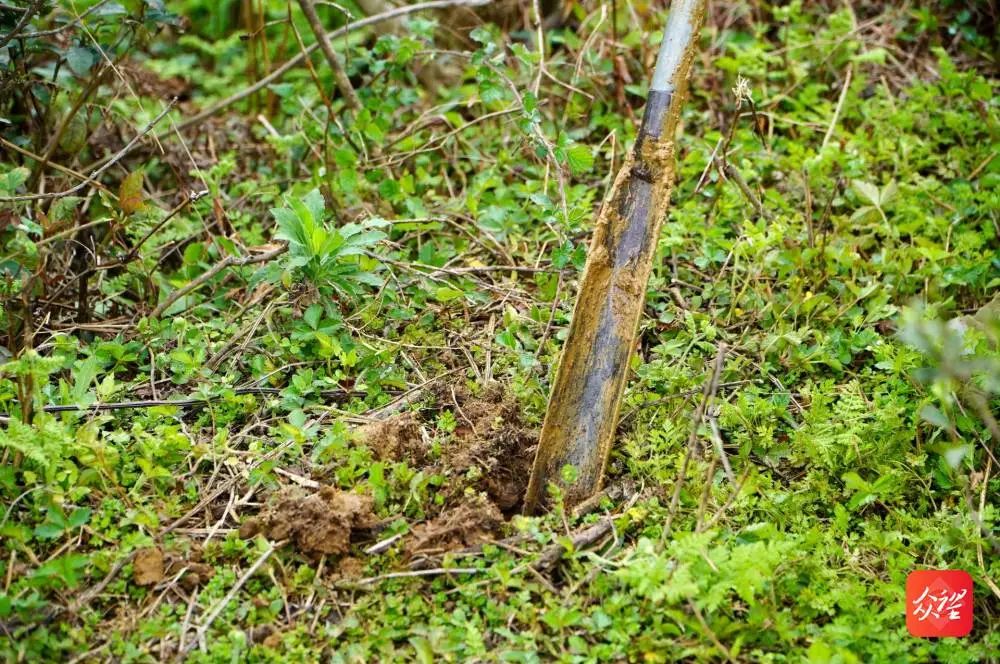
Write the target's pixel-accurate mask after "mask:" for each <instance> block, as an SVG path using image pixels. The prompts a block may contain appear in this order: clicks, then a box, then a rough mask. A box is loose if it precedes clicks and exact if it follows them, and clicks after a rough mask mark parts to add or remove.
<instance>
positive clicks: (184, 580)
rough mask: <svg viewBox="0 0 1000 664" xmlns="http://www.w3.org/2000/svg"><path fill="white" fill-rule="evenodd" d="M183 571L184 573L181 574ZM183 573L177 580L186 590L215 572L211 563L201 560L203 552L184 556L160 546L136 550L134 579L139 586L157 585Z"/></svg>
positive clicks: (206, 579)
mask: <svg viewBox="0 0 1000 664" xmlns="http://www.w3.org/2000/svg"><path fill="white" fill-rule="evenodd" d="M181 572H183V574H181ZM178 574H181V576H180V578H179V579H178V580H177V581H178V583H180V585H181V587H183V588H184V589H185V590H193V589H194V588H197V587H198V586H199V585H201V584H202V583H204V582H206V581H208V580H209V579H211V578H212V575H213V574H215V570H214V569H213V568H212V566H211V565H207V564H205V563H203V562H201V552H200V551H198V550H194V551H191V552H190V553H189V554H188V555H187V556H182V555H179V554H176V553H173V552H170V551H164V550H163V549H161V548H159V547H155V546H154V547H148V548H145V549H139V550H138V551H136V554H135V558H134V559H133V561H132V580H133V581H134V582H135V584H136V585H138V586H155V585H156V584H158V583H160V582H161V581H163V580H164V579H169V578H173V577H174V576H176V575H178Z"/></svg>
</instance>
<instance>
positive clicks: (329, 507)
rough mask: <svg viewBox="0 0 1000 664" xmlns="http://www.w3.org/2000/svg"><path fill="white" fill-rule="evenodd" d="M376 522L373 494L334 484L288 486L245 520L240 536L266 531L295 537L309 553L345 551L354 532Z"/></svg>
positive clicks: (279, 536) (297, 544) (273, 537)
mask: <svg viewBox="0 0 1000 664" xmlns="http://www.w3.org/2000/svg"><path fill="white" fill-rule="evenodd" d="M374 522H375V517H374V515H373V514H372V501H371V498H370V497H369V496H362V495H359V494H356V493H348V492H346V491H341V490H339V489H335V488H334V487H330V486H325V487H322V488H321V489H320V490H319V491H317V492H315V493H311V494H307V493H304V492H303V491H302V490H301V489H288V490H286V491H284V492H282V493H281V494H280V496H279V498H278V500H277V502H276V503H275V504H274V505H273V506H271V507H269V508H267V509H265V510H264V511H263V512H262V513H260V514H258V515H257V516H255V517H251V518H250V519H248V520H247V521H245V522H244V523H243V525H242V526H241V527H240V537H243V538H250V537H254V536H255V535H257V534H263V535H264V536H265V537H267V538H268V539H270V540H291V541H292V543H293V544H294V545H295V547H296V548H298V549H299V551H302V552H303V553H306V554H342V553H347V552H348V551H349V550H350V545H351V533H352V532H353V531H354V530H358V529H367V528H370V527H371V526H372V525H373V524H374Z"/></svg>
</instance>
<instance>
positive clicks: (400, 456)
mask: <svg viewBox="0 0 1000 664" xmlns="http://www.w3.org/2000/svg"><path fill="white" fill-rule="evenodd" d="M354 439H355V440H356V441H358V442H359V443H362V444H363V445H365V446H366V447H368V449H370V450H371V451H372V453H373V454H374V455H375V458H376V459H378V460H379V461H406V462H407V463H409V464H410V465H414V466H420V465H422V464H423V463H424V461H425V460H426V459H427V452H428V449H427V443H425V442H424V436H423V431H422V429H421V426H420V420H418V419H417V416H416V414H414V413H402V414H400V415H396V416H394V417H390V418H389V419H387V420H382V421H380V422H373V423H371V424H366V425H364V426H362V427H359V428H357V429H355V430H354Z"/></svg>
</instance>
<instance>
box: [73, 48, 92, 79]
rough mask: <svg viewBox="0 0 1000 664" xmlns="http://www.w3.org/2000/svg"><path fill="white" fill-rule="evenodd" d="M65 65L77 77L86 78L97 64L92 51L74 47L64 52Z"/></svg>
mask: <svg viewBox="0 0 1000 664" xmlns="http://www.w3.org/2000/svg"><path fill="white" fill-rule="evenodd" d="M66 64H68V65H69V68H70V70H71V71H72V72H73V73H74V74H76V75H77V76H81V77H82V76H86V75H87V74H89V73H90V70H91V68H92V67H93V66H94V65H95V64H97V54H96V53H94V51H93V49H90V48H87V47H84V46H74V47H73V48H71V49H69V50H68V51H67V52H66Z"/></svg>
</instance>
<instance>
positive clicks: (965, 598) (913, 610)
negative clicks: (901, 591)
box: [906, 570, 972, 638]
mask: <svg viewBox="0 0 1000 664" xmlns="http://www.w3.org/2000/svg"><path fill="white" fill-rule="evenodd" d="M906 629H907V630H908V631H909V632H910V634H911V635H912V636H919V637H923V638H927V637H932V636H967V635H968V634H969V632H971V631H972V577H971V576H969V574H968V572H963V571H962V570H919V571H916V572H910V575H909V576H907V577H906Z"/></svg>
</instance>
